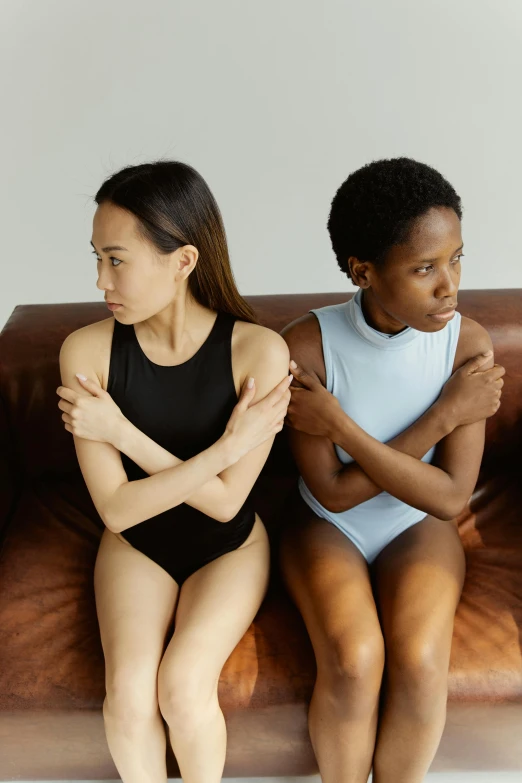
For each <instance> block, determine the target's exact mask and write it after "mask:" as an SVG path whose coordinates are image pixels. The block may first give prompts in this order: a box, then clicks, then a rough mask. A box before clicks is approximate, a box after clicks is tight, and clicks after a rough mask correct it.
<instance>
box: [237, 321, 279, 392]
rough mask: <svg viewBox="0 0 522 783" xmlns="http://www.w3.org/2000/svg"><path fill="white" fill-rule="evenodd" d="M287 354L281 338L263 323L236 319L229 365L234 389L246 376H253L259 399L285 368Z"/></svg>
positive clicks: (274, 383)
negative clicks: (230, 365)
mask: <svg viewBox="0 0 522 783" xmlns="http://www.w3.org/2000/svg"><path fill="white" fill-rule="evenodd" d="M289 363H290V357H289V353H288V346H287V345H286V343H285V341H284V340H283V338H282V337H281V336H280V335H279V334H277V332H274V331H273V330H272V329H268V328H267V327H266V326H259V325H258V324H251V323H248V322H246V321H236V323H235V325H234V332H233V335H232V368H233V373H234V382H235V385H236V391H237V393H238V394H239V391H240V389H241V388H242V386H243V384H244V383H245V381H246V380H247V379H248V378H255V382H256V397H255V399H256V400H257V399H260V397H263V396H264V395H265V394H267V393H268V392H269V391H271V390H272V389H273V388H274V386H276V385H277V384H278V383H279V382H280V381H282V380H283V378H284V377H285V376H287V375H288V372H289V369H288V368H289Z"/></svg>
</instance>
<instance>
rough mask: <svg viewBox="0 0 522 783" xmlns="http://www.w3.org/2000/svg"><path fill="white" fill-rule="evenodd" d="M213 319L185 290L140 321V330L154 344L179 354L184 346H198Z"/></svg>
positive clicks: (212, 313)
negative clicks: (158, 310)
mask: <svg viewBox="0 0 522 783" xmlns="http://www.w3.org/2000/svg"><path fill="white" fill-rule="evenodd" d="M214 320H215V313H214V312H212V311H211V310H209V309H208V308H206V307H203V305H200V304H199V302H196V300H195V299H194V298H193V297H192V296H191V294H190V293H189V292H188V290H187V291H185V292H182V293H181V292H180V295H179V296H177V297H176V298H175V299H174V301H172V302H171V303H170V304H169V305H168V306H167V307H166V308H165V309H164V310H161V311H160V312H159V313H156V315H153V316H152V317H151V318H148V319H147V320H146V321H143V322H142V324H141V329H142V330H143V331H144V332H145V334H146V335H147V334H148V335H150V338H151V340H154V342H155V344H157V345H162V346H164V347H165V348H166V349H168V350H170V351H172V352H173V353H177V352H180V353H181V352H183V349H184V348H185V347H186V345H187V343H193V342H195V343H198V342H199V340H200V338H201V336H202V335H206V333H208V331H209V330H210V328H211V325H212V323H213V322H214Z"/></svg>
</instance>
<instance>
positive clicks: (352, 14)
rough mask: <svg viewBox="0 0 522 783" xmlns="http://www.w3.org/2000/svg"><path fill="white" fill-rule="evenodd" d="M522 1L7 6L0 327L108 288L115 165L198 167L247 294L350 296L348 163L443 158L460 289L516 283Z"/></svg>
mask: <svg viewBox="0 0 522 783" xmlns="http://www.w3.org/2000/svg"><path fill="white" fill-rule="evenodd" d="M521 76H522V3H521V2H520V0H502V1H501V2H499V0H422V1H421V0H365V1H363V0H351V2H350V0H324V2H319V0H263V2H262V3H261V2H251V1H250V0H220V2H218V3H216V2H213V1H212V0H147V2H143V1H142V0H110V2H106V0H74V2H71V0H0V87H1V90H0V106H1V111H2V121H1V126H0V127H1V131H0V134H1V135H0V138H1V147H0V149H1V150H2V177H1V193H0V210H1V212H0V214H1V223H2V236H1V240H2V248H1V277H0V281H1V283H0V327H1V326H2V325H3V323H4V322H5V320H7V318H8V316H9V314H10V313H11V311H12V309H13V307H14V306H15V305H16V304H27V303H37V302H67V301H99V300H101V298H102V296H101V293H100V292H99V291H97V289H96V287H95V279H96V275H95V261H94V257H93V256H91V254H90V248H89V239H90V231H91V219H92V214H93V205H92V196H93V195H94V193H95V192H96V190H97V188H98V187H99V185H100V184H101V182H102V180H103V179H104V177H106V176H107V175H108V174H109V173H111V172H113V171H114V170H116V169H118V168H120V167H122V166H124V165H126V164H130V163H136V162H142V161H146V160H149V159H154V158H158V157H167V158H174V159H179V160H182V161H185V162H188V163H190V164H192V165H193V166H195V167H196V168H197V169H198V170H199V171H200V172H201V173H202V174H203V176H204V177H205V178H206V179H207V181H208V183H209V185H210V187H211V188H212V190H213V191H214V193H215V195H216V197H217V199H218V203H219V204H220V206H221V209H222V212H223V216H224V219H225V225H226V229H227V233H228V237H229V243H230V247H231V254H232V262H233V267H234V270H235V274H236V278H237V280H238V284H239V287H240V290H241V291H242V292H243V293H245V294H269V293H289V292H296V293H300V292H311V291H341V290H352V288H351V286H350V284H349V283H348V281H347V280H346V278H345V277H344V276H343V275H342V274H341V272H340V271H339V270H338V268H337V265H336V262H335V259H334V256H333V254H332V251H331V248H330V244H329V240H328V235H327V232H326V219H327V215H328V211H329V205H330V201H331V199H332V197H333V194H334V192H335V190H336V189H337V187H338V186H339V185H340V183H341V182H342V181H343V179H345V177H346V176H347V175H348V173H349V172H350V171H352V170H353V169H355V168H357V167H359V166H361V165H362V164H364V163H366V162H368V161H370V160H373V159H376V158H381V157H391V156H397V155H408V156H411V157H415V158H418V159H419V160H422V161H425V162H427V163H430V164H431V165H433V166H435V167H436V168H438V169H440V171H441V172H442V173H443V174H444V175H445V176H446V177H447V178H448V179H449V180H450V181H451V182H452V184H453V185H454V186H455V188H456V189H457V191H458V192H459V193H460V195H461V196H462V199H463V203H464V207H465V215H464V239H465V244H466V247H465V254H466V257H465V258H464V260H463V280H462V287H463V288H503V287H508V288H510V287H520V286H522V267H521V258H520V252H519V225H520V219H521V213H522V197H521V195H520V194H521V187H520V176H521V165H520V164H521V155H520V147H521V139H522V108H521V106H522V104H521V101H520V79H521Z"/></svg>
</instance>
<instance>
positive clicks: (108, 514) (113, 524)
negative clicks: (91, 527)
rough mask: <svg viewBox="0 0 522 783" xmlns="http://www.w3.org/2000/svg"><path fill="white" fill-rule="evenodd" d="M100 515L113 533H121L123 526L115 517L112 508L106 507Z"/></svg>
mask: <svg viewBox="0 0 522 783" xmlns="http://www.w3.org/2000/svg"><path fill="white" fill-rule="evenodd" d="M100 516H101V518H102V522H103V524H104V525H105V527H106V528H107V530H110V531H111V533H121V531H122V530H123V528H122V526H121V525H120V523H119V521H118V519H116V518H115V515H114V513H113V512H112V511H111V510H110V509H107V508H106V509H104V510H103V513H100Z"/></svg>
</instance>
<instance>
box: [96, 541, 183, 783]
mask: <svg viewBox="0 0 522 783" xmlns="http://www.w3.org/2000/svg"><path fill="white" fill-rule="evenodd" d="M94 584H95V592H96V608H97V612H98V620H99V624H100V632H101V639H102V645H103V653H104V656H105V670H106V689H107V696H106V699H105V702H104V704H103V717H104V721H105V731H106V735H107V742H108V745H109V750H110V752H111V755H112V758H113V760H114V763H115V764H116V767H117V769H118V772H119V774H120V776H121V778H122V780H123V781H124V783H148V782H149V781H150V783H153V782H154V783H161V781H166V780H167V769H166V736H165V726H164V724H163V720H162V718H161V714H160V711H159V707H158V695H157V685H156V683H157V673H158V668H159V664H160V661H161V656H162V654H163V650H164V649H165V643H166V634H167V631H168V628H169V625H170V623H171V621H172V618H173V615H174V609H175V604H176V599H177V594H178V587H177V585H176V583H175V582H174V580H173V579H172V578H171V577H170V576H169V575H168V574H167V573H166V572H165V571H164V570H163V569H162V568H161V567H160V566H158V565H157V564H156V563H154V562H153V561H152V560H150V559H149V558H148V557H146V556H145V555H144V554H142V553H141V552H138V551H137V550H136V549H134V547H132V546H131V545H130V544H129V543H127V542H125V541H124V540H122V539H120V538H118V537H117V536H116V535H114V534H113V533H111V532H110V531H109V530H105V532H104V534H103V536H102V540H101V543H100V549H99V551H98V557H97V560H96V568H95V572H94Z"/></svg>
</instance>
